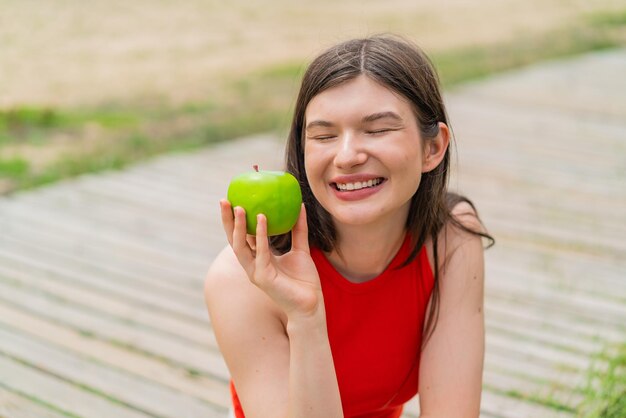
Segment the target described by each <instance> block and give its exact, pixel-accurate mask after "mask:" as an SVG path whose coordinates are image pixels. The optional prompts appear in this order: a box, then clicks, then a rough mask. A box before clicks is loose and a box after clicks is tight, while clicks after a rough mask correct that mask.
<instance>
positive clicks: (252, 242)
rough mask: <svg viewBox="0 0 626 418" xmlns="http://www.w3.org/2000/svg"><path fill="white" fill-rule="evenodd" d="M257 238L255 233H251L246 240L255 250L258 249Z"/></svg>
mask: <svg viewBox="0 0 626 418" xmlns="http://www.w3.org/2000/svg"><path fill="white" fill-rule="evenodd" d="M256 238H257V237H255V236H254V235H250V234H248V235H247V236H246V242H247V243H248V246H249V247H250V249H251V250H252V251H253V252H254V251H256Z"/></svg>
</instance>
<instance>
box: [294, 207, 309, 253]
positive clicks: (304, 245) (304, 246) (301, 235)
mask: <svg viewBox="0 0 626 418" xmlns="http://www.w3.org/2000/svg"><path fill="white" fill-rule="evenodd" d="M291 242H292V244H291V249H292V250H301V251H305V252H307V253H308V252H309V227H308V225H307V220H306V207H305V206H304V203H303V204H302V205H301V206H300V215H299V216H298V221H297V222H296V225H295V226H294V227H293V229H292V230H291Z"/></svg>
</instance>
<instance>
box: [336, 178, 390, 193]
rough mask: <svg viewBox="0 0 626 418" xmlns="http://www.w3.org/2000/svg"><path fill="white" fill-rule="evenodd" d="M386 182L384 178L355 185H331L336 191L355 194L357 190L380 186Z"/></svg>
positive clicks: (359, 182)
mask: <svg viewBox="0 0 626 418" xmlns="http://www.w3.org/2000/svg"><path fill="white" fill-rule="evenodd" d="M384 182H385V178H384V177H378V178H375V179H372V180H368V181H356V182H354V183H331V184H332V186H333V187H334V188H335V190H339V191H340V192H353V191H356V190H362V189H368V188H372V187H377V186H380V185H381V184H382V183H384Z"/></svg>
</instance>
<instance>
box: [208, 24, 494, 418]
mask: <svg viewBox="0 0 626 418" xmlns="http://www.w3.org/2000/svg"><path fill="white" fill-rule="evenodd" d="M449 141H450V130H449V128H448V121H447V116H446V111H445V108H444V105H443V101H442V97H441V93H440V88H439V84H438V78H437V75H436V73H435V71H434V69H433V67H432V65H431V63H430V61H429V60H428V58H427V57H426V56H425V55H424V54H423V53H422V52H421V50H420V49H419V48H418V47H416V46H414V45H413V44H411V43H410V42H408V41H406V40H403V39H400V38H397V37H394V36H374V37H370V38H366V39H356V40H351V41H348V42H344V43H341V44H339V45H337V46H335V47H332V48H330V49H329V50H327V51H325V52H324V53H322V54H321V55H320V56H319V57H317V58H316V59H315V60H314V61H313V62H312V63H311V65H310V66H309V68H308V70H307V71H306V73H305V75H304V78H303V80H302V85H301V89H300V93H299V96H298V100H297V103H296V108H295V114H294V118H293V123H292V127H291V132H290V134H289V139H288V144H287V171H289V172H291V173H292V174H294V175H295V176H296V178H297V179H298V180H299V182H300V185H301V188H302V194H303V201H304V204H303V207H302V211H301V214H300V218H299V220H298V222H297V224H296V226H295V227H294V229H293V230H292V231H291V233H290V234H287V235H284V236H280V237H273V238H272V239H271V240H269V239H268V238H267V233H266V228H267V223H266V219H265V217H264V216H263V215H259V218H258V227H257V234H256V237H253V236H250V235H246V225H245V213H244V210H243V209H242V208H240V207H236V208H232V207H231V206H230V204H229V202H228V201H226V200H222V201H220V206H221V214H222V215H221V216H222V222H223V225H224V229H225V231H226V236H227V238H228V242H229V244H230V245H228V246H227V247H226V248H225V249H224V250H223V251H222V252H221V253H220V254H219V256H218V257H217V258H216V260H215V261H214V263H213V265H212V266H211V268H210V270H209V273H208V276H207V279H206V284H205V297H206V302H207V306H208V309H209V314H210V317H211V321H212V324H213V329H214V331H215V335H216V337H217V341H218V343H219V346H220V349H221V351H222V354H223V356H224V359H225V361H226V364H227V365H228V368H229V371H230V372H231V375H232V382H231V392H232V395H233V407H234V413H235V416H237V417H243V416H245V417H306V418H313V417H321V418H331V417H362V418H363V417H372V418H373V417H385V418H391V417H399V416H400V415H401V413H402V408H403V404H404V403H406V402H407V401H408V400H409V399H411V398H412V397H413V396H414V395H415V394H417V393H418V388H419V401H420V410H421V414H422V415H421V416H422V417H435V418H449V417H455V418H458V417H477V416H478V414H479V408H480V396H481V386H482V371H483V356H484V317H483V314H484V313H483V282H484V280H483V244H482V239H481V237H485V238H489V239H491V237H490V236H489V235H488V234H487V232H486V231H485V230H484V229H483V227H482V224H481V222H480V221H479V219H478V216H477V214H476V211H475V209H474V207H473V205H472V204H471V203H470V202H469V201H468V200H467V199H465V198H463V197H460V196H458V195H455V194H451V193H448V192H447V191H446V187H447V178H448V170H449V161H450V153H449V150H448V144H449ZM244 414H245V415H244Z"/></svg>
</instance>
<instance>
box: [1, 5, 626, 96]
mask: <svg viewBox="0 0 626 418" xmlns="http://www.w3.org/2000/svg"><path fill="white" fill-rule="evenodd" d="M618 3H619V1H615V0H594V1H586V0H478V1H466V0H440V1H432V0H388V1H385V2H379V1H360V0H346V1H342V2H335V1H331V0H318V1H316V2H299V1H287V0H271V1H270V0H266V1H262V2H247V1H243V0H234V1H228V2H220V1H210V0H202V1H201V0H187V1H184V2H172V1H169V0H150V1H149V0H136V1H133V2H127V1H122V0H106V1H105V0H99V1H98V0H94V1H87V2H85V1H81V0H59V1H52V0H47V1H46V0H43V1H35V0H4V1H3V2H2V8H1V9H2V10H1V11H0V45H2V48H1V50H0V68H2V71H0V91H2V94H1V95H0V108H8V107H12V106H23V105H25V104H27V105H51V106H72V107H75V106H83V105H101V104H103V103H104V104H106V103H111V102H113V103H117V102H120V101H122V102H134V103H145V102H150V103H154V102H156V103H184V102H188V101H196V100H199V99H202V98H206V97H207V95H208V94H210V93H211V92H212V86H214V85H215V84H216V83H220V82H221V80H222V77H224V75H226V74H227V75H228V76H232V75H234V74H237V73H239V74H243V73H246V72H248V71H249V70H250V69H254V68H258V67H259V66H264V65H268V64H271V63H275V62H281V61H289V60H291V61H293V60H303V59H304V60H306V59H309V58H311V57H312V56H313V55H315V53H317V52H318V51H320V50H321V49H322V48H323V47H325V46H327V45H329V44H332V43H334V42H336V41H338V40H341V39H344V38H347V37H353V36H362V35H367V34H371V33H376V32H383V31H393V32H398V33H402V34H404V35H406V36H409V37H411V38H413V39H415V40H416V41H418V42H419V43H420V44H421V45H422V46H423V47H424V48H425V49H426V50H427V51H430V52H433V51H441V50H445V49H449V48H452V47H454V48H459V47H463V46H469V45H486V44H490V43H493V42H502V41H506V40H508V39H514V38H516V37H519V36H520V35H522V34H526V35H527V34H538V33H545V32H548V31H550V30H552V29H554V28H558V27H562V26H564V25H567V24H569V23H571V22H574V21H576V20H577V19H579V18H580V17H581V16H583V15H585V14H588V13H590V12H594V11H607V10H615V9H617V8H618V6H619V4H618ZM621 7H622V8H623V2H622V5H621Z"/></svg>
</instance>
